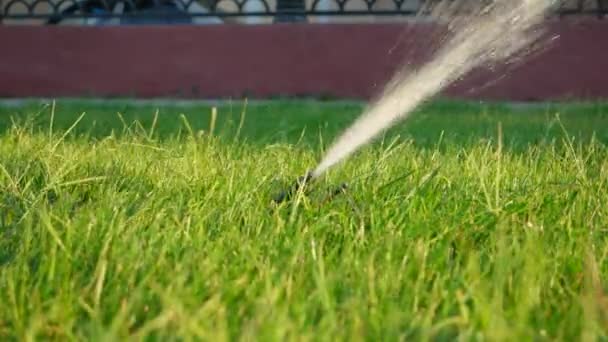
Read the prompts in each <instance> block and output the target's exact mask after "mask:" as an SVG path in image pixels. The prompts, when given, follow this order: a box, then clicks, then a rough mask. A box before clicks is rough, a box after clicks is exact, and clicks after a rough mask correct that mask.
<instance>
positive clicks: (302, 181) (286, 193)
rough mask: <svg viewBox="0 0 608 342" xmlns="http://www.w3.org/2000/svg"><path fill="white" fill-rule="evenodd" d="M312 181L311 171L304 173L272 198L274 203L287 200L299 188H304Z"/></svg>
mask: <svg viewBox="0 0 608 342" xmlns="http://www.w3.org/2000/svg"><path fill="white" fill-rule="evenodd" d="M310 181H312V171H308V172H307V173H306V175H304V176H301V177H299V178H298V179H297V180H296V181H295V182H293V183H292V184H291V186H290V187H289V188H287V189H285V190H283V191H281V192H280V193H278V194H277V195H276V196H274V198H273V202H274V203H276V204H279V203H282V202H285V201H289V200H290V199H291V198H292V197H293V196H294V195H295V194H297V193H298V191H299V190H300V189H301V188H304V187H305V186H306V185H307V183H308V182H310Z"/></svg>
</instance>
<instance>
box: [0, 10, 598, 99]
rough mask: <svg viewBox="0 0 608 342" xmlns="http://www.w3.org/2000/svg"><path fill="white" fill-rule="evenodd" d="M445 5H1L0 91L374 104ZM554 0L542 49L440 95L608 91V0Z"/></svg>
mask: <svg viewBox="0 0 608 342" xmlns="http://www.w3.org/2000/svg"><path fill="white" fill-rule="evenodd" d="M479 1H481V0H478V1H474V0H462V1H459V4H460V5H459V7H458V8H459V11H462V12H463V13H466V11H467V8H468V6H472V5H477V4H478V3H479ZM547 1H550V0H547ZM452 3H454V0H426V1H425V0H0V40H1V41H2V42H3V51H2V54H3V57H2V63H1V64H0V97H5V98H7V97H8V98H11V97H19V98H21V97H91V96H92V97H141V98H150V97H169V98H214V99H216V98H228V97H230V98H233V97H241V98H242V97H249V98H269V97H277V96H279V97H315V98H349V99H369V98H370V97H372V96H374V95H375V94H378V93H379V92H380V91H381V89H382V86H383V84H385V82H386V81H387V80H388V79H390V77H391V75H392V74H393V73H394V72H395V70H396V69H397V68H398V67H400V66H401V65H407V66H412V68H413V67H415V66H417V65H420V64H421V63H424V62H425V61H426V60H427V58H428V56H429V54H430V53H431V52H432V51H433V49H434V48H436V47H437V45H438V42H439V41H440V40H441V37H443V33H445V23H441V22H438V21H437V20H436V19H437V18H435V19H433V18H432V17H431V16H430V11H429V9H430V8H433V6H437V5H442V4H448V5H449V4H452ZM554 3H555V6H554V11H553V13H552V14H551V18H548V19H549V20H548V25H547V26H548V34H547V39H546V40H545V45H544V46H541V47H540V48H538V49H535V50H534V51H532V52H533V53H531V54H530V55H529V56H528V57H526V58H525V60H524V61H518V62H517V63H507V64H508V65H503V66H498V67H497V68H495V69H492V70H480V71H476V72H474V73H473V74H472V75H470V77H467V79H465V80H463V81H462V82H459V83H458V84H455V85H453V86H452V87H450V88H449V89H447V90H446V92H445V95H446V96H452V97H464V98H474V99H498V100H513V101H533V100H554V99H569V100H571V99H572V98H576V99H596V98H605V97H608V89H606V88H608V87H606V86H605V84H607V83H608V79H607V76H605V74H606V73H603V72H599V71H600V70H606V68H608V44H607V43H606V39H605V38H606V33H608V26H606V24H605V22H606V21H605V19H604V17H605V15H606V14H607V13H608V0H562V1H554Z"/></svg>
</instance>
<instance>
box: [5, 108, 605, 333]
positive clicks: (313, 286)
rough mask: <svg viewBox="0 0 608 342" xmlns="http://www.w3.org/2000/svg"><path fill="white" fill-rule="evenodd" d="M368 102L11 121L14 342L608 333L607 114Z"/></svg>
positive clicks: (27, 113)
mask: <svg viewBox="0 0 608 342" xmlns="http://www.w3.org/2000/svg"><path fill="white" fill-rule="evenodd" d="M362 108H363V107H362V104H359V103H349V102H325V103H323V102H312V101H275V102H264V103H250V104H248V105H247V106H246V107H245V106H244V103H243V102H234V103H233V104H228V103H225V104H222V105H221V106H219V108H218V112H217V120H216V122H215V123H214V124H213V123H212V121H213V120H211V115H210V112H211V108H210V106H205V105H194V106H169V105H167V106H146V105H144V106H135V105H133V104H130V103H129V102H128V101H124V102H120V103H117V102H109V103H107V104H99V103H94V104H92V103H89V102H86V101H76V102H65V103H64V102H61V101H59V102H58V103H57V104H56V106H54V107H53V106H52V105H48V106H42V105H40V104H38V103H29V104H25V105H24V106H21V107H0V340H2V341H7V340H9V341H10V340H28V339H30V338H31V339H43V340H49V339H50V340H59V341H65V340H95V341H101V340H104V341H122V340H126V339H134V340H139V339H145V340H162V341H165V340H210V341H216V340H220V341H221V340H372V341H378V340H419V339H422V340H454V339H455V338H462V339H464V340H491V341H494V340H513V341H516V340H535V341H542V340H564V341H573V340H580V339H587V340H597V339H600V340H605V339H606V338H608V293H607V292H606V289H605V282H606V280H607V279H606V271H607V267H608V259H607V257H608V244H607V243H606V242H607V238H608V236H607V234H608V192H607V191H606V190H607V185H608V183H607V182H608V159H607V157H608V148H607V147H606V144H607V143H608V104H601V103H600V104H585V103H581V104H547V105H542V106H531V107H526V106H524V107H519V106H513V105H509V104H475V103H465V102H454V101H446V100H444V101H436V102H433V103H429V104H427V105H425V106H424V107H422V108H421V109H419V110H418V111H417V112H416V113H415V114H414V115H413V116H412V117H411V119H410V120H408V121H406V122H405V123H404V124H400V125H398V126H397V127H395V128H393V129H391V130H390V131H388V132H387V133H386V134H385V135H384V136H382V137H380V138H379V139H378V140H377V141H376V142H375V143H374V144H372V145H371V146H368V147H365V148H364V149H363V150H361V151H360V152H358V153H357V154H355V155H354V156H353V157H352V158H350V159H348V160H347V161H345V162H344V163H342V164H340V165H338V166H337V167H335V168H334V169H332V170H331V171H330V172H329V173H328V174H327V175H326V176H324V177H323V178H321V179H319V180H318V182H316V183H313V184H312V185H311V187H310V188H309V190H311V193H310V194H309V195H308V196H303V195H302V194H299V196H297V197H296V198H295V199H294V201H291V202H288V203H284V204H282V205H280V206H274V205H272V204H271V203H270V202H271V201H270V199H271V198H272V196H273V195H274V194H275V193H276V192H277V191H279V190H281V189H282V188H283V187H284V186H285V185H287V184H289V183H290V182H292V181H293V180H294V179H295V178H296V177H298V176H300V175H302V174H304V172H305V171H306V170H307V169H309V168H312V167H314V166H315V163H316V162H318V161H319V160H320V158H321V157H322V156H323V151H324V150H325V149H327V148H328V145H329V144H330V143H331V141H332V140H333V139H334V138H336V136H337V135H338V134H339V132H340V131H341V130H342V129H343V128H345V127H346V126H347V125H348V124H349V123H350V122H352V120H354V118H356V116H357V115H358V114H360V112H361V110H362ZM83 113H84V114H83ZM500 132H502V133H500ZM342 182H346V183H348V185H349V187H348V189H347V190H346V192H345V193H342V194H340V195H338V196H336V197H335V198H333V200H329V201H328V200H326V199H327V195H328V193H329V192H330V191H331V190H332V189H333V188H334V187H335V186H337V185H339V184H341V183H342Z"/></svg>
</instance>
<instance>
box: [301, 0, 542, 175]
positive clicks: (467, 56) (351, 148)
mask: <svg viewBox="0 0 608 342" xmlns="http://www.w3.org/2000/svg"><path fill="white" fill-rule="evenodd" d="M550 7H551V1H547V0H496V1H495V2H494V3H493V4H492V5H491V6H489V7H484V8H482V9H480V11H478V12H477V15H475V16H472V17H471V18H467V19H468V20H466V21H465V22H464V24H463V25H461V26H459V27H458V28H457V29H456V30H454V32H453V35H452V36H451V38H450V39H449V40H448V41H447V42H446V44H445V45H444V46H442V47H441V48H440V49H439V51H438V52H437V53H436V55H435V57H434V58H433V59H432V60H431V61H430V62H428V63H427V64H425V65H423V66H422V67H421V68H420V69H419V70H418V71H417V72H415V73H413V74H411V75H408V76H403V75H404V73H405V70H401V71H400V72H399V73H397V74H396V75H395V77H394V78H393V80H392V82H390V83H389V86H388V87H387V89H386V90H385V92H384V94H383V96H381V97H380V98H379V99H378V100H377V101H375V102H374V103H372V104H371V105H370V106H369V107H368V108H367V110H366V111H365V112H364V113H363V115H361V116H360V117H359V119H357V120H356V121H355V122H354V123H353V124H352V125H351V126H350V127H349V128H348V129H347V130H346V131H345V132H344V133H343V134H342V135H341V136H340V137H339V138H338V140H336V142H335V143H334V144H333V145H332V146H331V147H330V149H329V150H328V151H327V153H326V155H325V157H324V158H323V159H322V160H321V162H320V163H319V165H318V166H317V167H316V168H315V169H314V170H313V173H312V176H313V178H316V177H318V176H320V175H322V174H323V173H324V172H326V171H327V170H328V169H329V168H331V167H332V166H334V165H336V164H337V163H339V162H340V161H342V160H344V159H345V158H346V157H348V156H349V155H351V154H352V153H353V152H355V151H356V150H358V149H359V148H360V147H362V146H363V145H365V144H367V143H368V142H370V141H371V140H372V139H373V138H374V137H376V136H377V135H378V134H379V133H380V132H382V131H383V130H385V129H387V128H389V127H391V126H392V125H394V124H395V123H396V122H398V121H400V120H403V119H405V118H407V117H408V116H409V114H410V113H411V112H412V111H413V110H414V109H415V108H416V107H417V106H418V105H419V104H420V103H422V102H423V101H425V100H427V99H428V98H430V97H432V96H434V95H436V94H437V93H439V92H440V91H441V90H443V89H444V88H445V87H446V86H448V85H449V84H451V83H452V82H454V81H456V80H457V79H459V78H461V77H462V76H464V75H465V74H466V73H468V72H469V71H471V70H472V69H473V68H475V67H477V66H481V65H484V64H487V63H492V62H498V61H501V60H505V59H507V58H509V57H510V56H512V55H514V54H515V53H517V52H519V51H521V50H522V49H523V48H524V47H526V46H528V45H529V44H531V43H533V42H534V41H536V40H538V38H539V37H540V31H537V32H532V29H534V28H537V27H538V26H539V25H540V24H541V22H542V21H543V19H544V15H545V13H546V12H547V11H548V10H549V8H550ZM482 12H483V13H482Z"/></svg>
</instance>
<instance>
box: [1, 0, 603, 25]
mask: <svg viewBox="0 0 608 342" xmlns="http://www.w3.org/2000/svg"><path fill="white" fill-rule="evenodd" d="M441 1H454V0H0V24H19V23H22V24H23V23H25V24H46V25H56V24H80V25H83V24H84V25H112V24H119V25H120V24H151V23H224V22H242V23H260V22H297V21H309V20H311V18H315V19H314V20H316V21H325V22H331V21H332V20H334V19H335V20H337V18H341V19H343V18H345V17H348V18H353V20H356V19H354V18H357V17H362V16H366V17H370V16H373V17H388V16H414V15H420V11H421V8H424V6H425V5H426V4H428V3H430V2H432V3H437V2H441ZM470 1H473V2H475V1H484V0H470ZM485 1H487V0H485ZM546 1H551V0H546ZM555 13H556V14H557V15H561V16H569V15H595V16H598V17H604V16H605V15H606V14H608V0H563V1H560V2H559V3H557V5H556V7H555Z"/></svg>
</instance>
